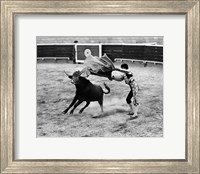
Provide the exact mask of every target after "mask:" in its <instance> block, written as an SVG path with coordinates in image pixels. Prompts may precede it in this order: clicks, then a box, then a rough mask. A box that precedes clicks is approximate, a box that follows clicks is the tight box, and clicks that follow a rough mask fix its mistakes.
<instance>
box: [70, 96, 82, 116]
mask: <svg viewBox="0 0 200 174" xmlns="http://www.w3.org/2000/svg"><path fill="white" fill-rule="evenodd" d="M82 102H83V100H82V99H80V100H78V101H77V102H76V104H75V105H74V107H73V109H72V110H71V111H70V114H73V112H74V110H75V109H76V107H77V106H78V105H80V104H81V103H82Z"/></svg>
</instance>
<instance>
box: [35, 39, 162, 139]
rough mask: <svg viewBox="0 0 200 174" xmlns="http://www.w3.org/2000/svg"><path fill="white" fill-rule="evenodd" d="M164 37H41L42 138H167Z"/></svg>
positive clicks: (39, 123) (39, 91) (38, 74)
mask: <svg viewBox="0 0 200 174" xmlns="http://www.w3.org/2000/svg"><path fill="white" fill-rule="evenodd" d="M163 39H164V38H163V36H37V37H36V44H37V50H36V52H37V54H36V55H37V66H36V68H37V71H36V77H37V78H36V79H37V80H36V88H37V93H36V95H37V96H36V97H37V115H36V121H37V124H36V133H37V137H163V120H164V118H163V45H164V44H163Z"/></svg>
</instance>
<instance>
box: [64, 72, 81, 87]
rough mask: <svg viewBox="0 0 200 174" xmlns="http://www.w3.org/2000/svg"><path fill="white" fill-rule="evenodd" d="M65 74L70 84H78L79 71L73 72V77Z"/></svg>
mask: <svg viewBox="0 0 200 174" xmlns="http://www.w3.org/2000/svg"><path fill="white" fill-rule="evenodd" d="M65 74H66V75H67V76H68V77H69V78H70V79H71V83H72V84H74V85H76V84H78V83H79V77H80V75H81V72H80V71H75V72H74V73H73V75H69V74H67V73H66V72H65Z"/></svg>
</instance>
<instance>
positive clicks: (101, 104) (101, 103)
mask: <svg viewBox="0 0 200 174" xmlns="http://www.w3.org/2000/svg"><path fill="white" fill-rule="evenodd" d="M98 102H99V105H100V107H101V112H102V113H103V99H102V100H99V101H98Z"/></svg>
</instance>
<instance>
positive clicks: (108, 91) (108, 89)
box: [103, 82, 110, 94]
mask: <svg viewBox="0 0 200 174" xmlns="http://www.w3.org/2000/svg"><path fill="white" fill-rule="evenodd" d="M103 84H104V86H105V88H106V89H107V92H105V91H103V93H104V94H109V93H110V88H109V87H108V85H107V84H106V83H105V82H104V83H103Z"/></svg>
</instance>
